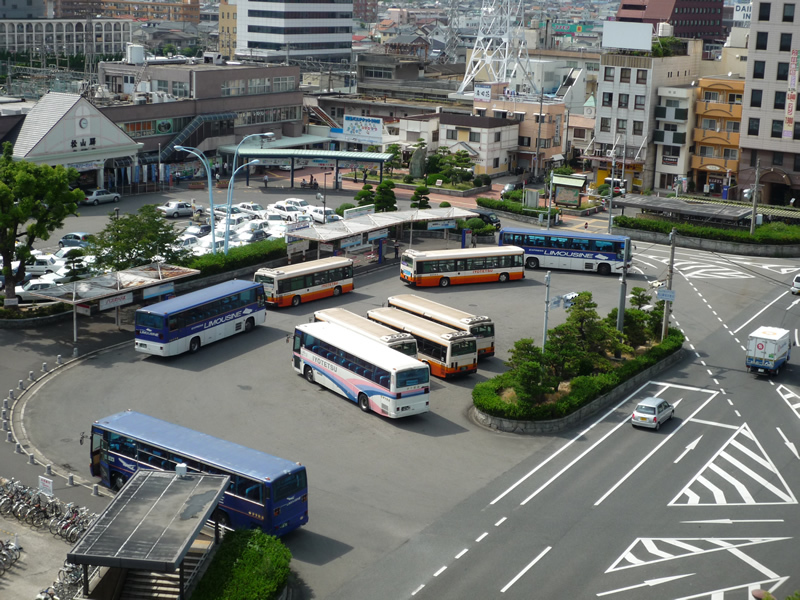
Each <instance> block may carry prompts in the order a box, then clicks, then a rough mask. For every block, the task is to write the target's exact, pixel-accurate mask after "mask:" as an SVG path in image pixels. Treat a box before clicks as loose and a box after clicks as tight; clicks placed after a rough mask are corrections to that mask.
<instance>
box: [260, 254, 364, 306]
mask: <svg viewBox="0 0 800 600" xmlns="http://www.w3.org/2000/svg"><path fill="white" fill-rule="evenodd" d="M253 280H254V281H256V282H258V283H260V284H261V285H263V286H264V295H265V296H266V298H265V300H266V302H267V303H268V304H272V305H274V306H279V307H283V306H289V305H292V306H299V305H300V303H301V302H310V301H311V300H319V299H320V298H327V297H329V296H338V295H340V294H344V293H346V292H351V291H353V288H354V287H355V286H354V284H353V261H352V260H350V259H349V258H339V257H332V258H322V259H320V260H312V261H309V262H304V263H299V264H296V265H286V266H285V267H280V268H278V269H259V270H258V271H256V274H255V277H254V279H253Z"/></svg>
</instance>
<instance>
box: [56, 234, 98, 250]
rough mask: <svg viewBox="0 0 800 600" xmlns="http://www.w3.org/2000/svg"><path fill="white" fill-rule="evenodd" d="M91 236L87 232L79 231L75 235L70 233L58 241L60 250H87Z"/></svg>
mask: <svg viewBox="0 0 800 600" xmlns="http://www.w3.org/2000/svg"><path fill="white" fill-rule="evenodd" d="M90 235H91V234H89V233H86V232H85V231H77V232H74V233H68V234H67V235H65V236H64V237H62V238H61V239H60V240H59V241H58V247H59V248H65V247H72V248H74V247H78V248H86V246H88V245H89V236H90Z"/></svg>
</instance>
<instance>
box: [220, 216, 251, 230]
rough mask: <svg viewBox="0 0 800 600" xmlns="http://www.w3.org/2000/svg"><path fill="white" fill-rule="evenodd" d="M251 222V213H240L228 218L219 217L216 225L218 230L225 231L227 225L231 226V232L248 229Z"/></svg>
mask: <svg viewBox="0 0 800 600" xmlns="http://www.w3.org/2000/svg"><path fill="white" fill-rule="evenodd" d="M249 223H250V215H245V214H240V215H233V216H231V217H227V218H225V217H222V218H220V219H217V222H216V225H215V227H216V230H217V231H218V232H220V231H225V227H229V228H230V230H231V233H233V232H234V231H239V230H241V229H246V228H247V226H248V224H249Z"/></svg>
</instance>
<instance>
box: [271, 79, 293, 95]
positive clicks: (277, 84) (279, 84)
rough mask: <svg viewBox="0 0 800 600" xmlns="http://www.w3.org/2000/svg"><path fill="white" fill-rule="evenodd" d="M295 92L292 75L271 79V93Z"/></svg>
mask: <svg viewBox="0 0 800 600" xmlns="http://www.w3.org/2000/svg"><path fill="white" fill-rule="evenodd" d="M294 90H295V85H294V75H289V76H286V77H274V78H273V79H272V91H273V92H293V91H294Z"/></svg>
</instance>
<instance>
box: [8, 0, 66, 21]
mask: <svg viewBox="0 0 800 600" xmlns="http://www.w3.org/2000/svg"><path fill="white" fill-rule="evenodd" d="M48 13H52V11H51V10H50V3H49V2H47V0H29V1H28V2H14V3H12V2H5V3H3V4H2V6H0V19H21V20H22V19H27V20H30V19H47V18H48V17H52V16H53V15H52V14H48Z"/></svg>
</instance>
